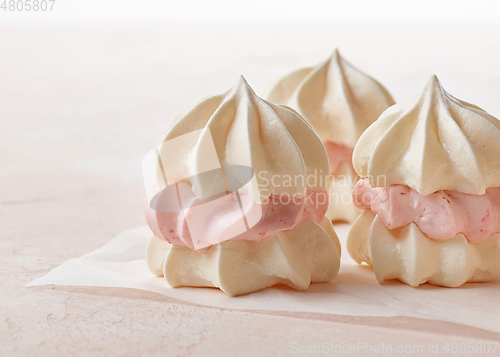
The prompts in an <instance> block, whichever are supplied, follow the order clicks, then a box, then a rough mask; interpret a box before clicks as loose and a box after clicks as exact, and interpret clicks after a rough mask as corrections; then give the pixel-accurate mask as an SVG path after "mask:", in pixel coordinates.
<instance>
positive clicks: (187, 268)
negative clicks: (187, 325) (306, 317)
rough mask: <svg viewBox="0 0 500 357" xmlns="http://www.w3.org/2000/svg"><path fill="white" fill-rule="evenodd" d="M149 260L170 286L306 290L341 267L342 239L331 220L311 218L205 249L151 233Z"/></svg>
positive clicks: (230, 290) (239, 291) (230, 291)
mask: <svg viewBox="0 0 500 357" xmlns="http://www.w3.org/2000/svg"><path fill="white" fill-rule="evenodd" d="M146 260H147V262H148V267H149V269H150V270H151V272H152V273H153V274H155V275H158V276H164V277H165V279H166V280H167V282H168V284H169V285H170V286H172V287H181V286H197V287H217V288H220V289H221V290H222V291H224V292H225V293H226V294H228V295H231V296H236V295H242V294H248V293H251V292H254V291H257V290H260V289H263V288H267V287H270V286H273V285H275V284H285V285H288V286H289V287H291V288H294V289H297V290H305V289H307V288H308V287H309V285H310V283H311V282H318V283H319V282H329V281H331V280H332V279H333V278H334V277H335V276H336V275H337V273H338V271H339V268H340V243H339V240H338V238H337V235H336V234H335V231H334V229H333V226H332V223H331V222H330V220H329V219H328V218H327V217H325V218H324V219H323V221H322V222H321V224H319V225H318V224H317V223H316V222H314V221H312V220H311V219H307V220H305V221H304V222H302V223H301V224H300V225H299V226H298V227H296V228H294V229H291V230H288V231H282V232H279V233H276V234H273V235H271V236H269V237H267V238H265V239H264V240H262V241H260V242H250V241H244V240H239V241H227V242H223V243H221V244H218V245H214V246H212V247H210V248H209V249H207V250H206V251H203V252H196V251H193V250H191V249H189V248H188V247H186V246H174V245H171V244H169V243H167V242H165V241H162V240H160V239H158V238H156V237H155V236H152V237H151V239H150V241H149V243H148V247H147V253H146Z"/></svg>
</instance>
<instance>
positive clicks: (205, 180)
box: [144, 77, 340, 296]
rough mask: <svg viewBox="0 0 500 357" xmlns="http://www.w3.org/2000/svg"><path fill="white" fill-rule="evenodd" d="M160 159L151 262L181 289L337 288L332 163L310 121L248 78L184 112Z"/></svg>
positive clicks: (155, 164)
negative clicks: (269, 98) (330, 214)
mask: <svg viewBox="0 0 500 357" xmlns="http://www.w3.org/2000/svg"><path fill="white" fill-rule="evenodd" d="M153 153H154V155H153V160H145V161H144V165H145V168H146V166H147V167H148V168H149V169H152V170H153V171H154V172H155V174H154V175H153V176H154V181H155V182H153V183H152V184H150V185H149V187H148V185H147V189H148V190H149V191H148V197H147V199H146V201H145V205H144V209H145V215H146V220H147V222H148V225H149V227H150V228H151V230H152V232H153V234H154V235H153V236H152V237H151V239H150V242H149V244H148V248H147V254H146V260H147V263H148V266H149V268H150V270H151V272H153V273H154V274H156V275H159V276H164V277H165V279H166V280H167V282H168V284H169V285H170V286H172V287H180V286H191V287H217V288H220V289H221V290H223V291H224V292H225V293H227V294H228V295H232V296H235V295H241V294H247V293H251V292H254V291H257V290H260V289H263V288H266V287H270V286H272V285H275V284H278V283H280V284H285V285H288V286H290V287H292V288H294V289H297V290H304V289H307V287H308V286H309V284H310V283H311V282H329V281H331V280H332V279H333V278H334V277H335V276H336V275H337V273H338V270H339V266H340V243H339V241H338V238H337V235H336V233H335V231H334V229H333V226H332V224H331V222H330V220H329V219H328V218H325V217H326V216H325V213H326V210H327V208H328V195H327V192H326V185H327V175H328V157H327V154H326V152H325V149H324V148H323V146H322V144H321V141H320V140H319V138H318V137H317V135H316V134H315V132H314V130H313V129H312V128H311V127H310V125H309V124H308V123H307V122H306V121H305V120H303V119H302V118H301V117H300V115H298V114H297V113H296V112H295V111H293V110H291V109H290V108H287V107H284V106H280V105H274V104H271V103H269V102H266V101H264V100H262V99H261V98H259V97H258V96H257V95H256V94H255V93H254V92H253V90H252V89H251V88H250V86H249V85H248V83H247V82H246V81H245V79H244V78H243V77H241V79H240V81H239V83H238V84H237V85H236V86H235V87H234V88H232V89H230V90H229V91H227V92H226V93H224V94H221V95H215V96H211V97H208V98H206V99H204V100H202V101H200V102H198V103H196V104H195V105H194V106H192V107H190V108H189V109H188V110H187V111H186V112H184V113H183V114H181V115H180V116H179V117H178V119H177V121H175V122H174V123H173V125H172V126H171V127H170V129H169V130H167V132H166V134H164V135H163V137H162V138H161V141H160V145H159V146H158V149H157V150H156V151H154V152H153Z"/></svg>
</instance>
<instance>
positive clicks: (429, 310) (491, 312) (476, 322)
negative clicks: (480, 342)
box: [27, 225, 500, 332]
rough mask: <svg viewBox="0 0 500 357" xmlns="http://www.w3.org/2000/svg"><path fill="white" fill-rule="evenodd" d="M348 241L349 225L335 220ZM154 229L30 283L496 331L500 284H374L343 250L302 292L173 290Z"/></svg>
mask: <svg viewBox="0 0 500 357" xmlns="http://www.w3.org/2000/svg"><path fill="white" fill-rule="evenodd" d="M335 228H336V231H337V233H338V235H339V238H340V240H341V242H342V244H343V247H345V239H346V235H347V232H348V230H349V225H336V226H335ZM150 235H151V232H150V231H149V229H148V228H147V227H141V228H138V229H134V230H129V231H125V232H123V233H121V234H119V235H118V236H117V237H115V238H114V239H113V240H111V241H110V242H109V243H107V244H106V245H104V246H102V247H101V248H99V249H97V250H95V251H93V252H90V253H88V254H85V255H84V256H82V257H80V258H77V259H69V260H67V261H65V262H64V263H63V264H62V265H61V266H59V267H57V268H55V269H54V270H52V271H51V272H50V273H48V274H47V275H45V276H43V277H41V278H39V279H37V280H34V281H33V282H31V283H29V284H27V286H37V285H72V286H101V287H122V288H132V289H143V290H148V291H152V292H156V293H159V294H163V295H166V296H170V297H172V298H175V299H179V300H184V301H188V302H192V303H196V304H201V305H208V306H215V307H221V308H226V309H244V310H253V309H255V310H273V311H294V312H314V313H326V314H337V315H351V316H411V317H418V318H426V319H435V320H443V321H449V322H455V323H460V324H464V325H468V326H474V327H478V328H483V329H486V330H490V331H495V332H500V307H499V301H500V283H484V284H465V285H463V286H462V287H460V288H456V289H451V288H443V287H437V286H433V285H429V284H424V285H421V286H420V287H418V288H412V287H410V286H408V285H405V284H403V283H400V282H397V281H394V282H390V283H385V284H378V283H377V281H376V279H375V275H374V273H373V271H372V269H371V268H370V267H368V266H360V265H358V264H356V263H355V262H354V261H353V260H352V259H351V258H350V257H349V255H348V254H347V252H346V251H345V249H344V248H343V251H342V265H341V269H340V272H339V275H338V276H337V277H336V278H335V279H334V280H333V281H332V282H331V283H328V284H312V285H311V286H310V287H309V289H308V290H307V291H295V290H293V289H289V288H282V287H280V288H276V287H274V288H268V289H264V290H261V291H258V292H255V293H253V294H249V295H244V296H239V297H229V296H227V295H225V294H224V293H223V292H222V291H220V290H218V289H213V288H176V289H173V288H170V287H169V286H168V285H167V283H166V281H165V280H164V279H163V278H161V277H156V276H154V275H152V274H151V273H150V272H149V270H148V268H147V266H146V261H145V249H146V244H147V242H148V240H149V237H150Z"/></svg>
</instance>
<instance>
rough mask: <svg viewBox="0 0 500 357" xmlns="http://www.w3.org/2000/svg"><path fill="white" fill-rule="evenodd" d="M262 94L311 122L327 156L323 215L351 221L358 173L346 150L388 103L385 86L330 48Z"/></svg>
mask: <svg viewBox="0 0 500 357" xmlns="http://www.w3.org/2000/svg"><path fill="white" fill-rule="evenodd" d="M268 99H269V101H271V102H273V103H280V104H285V105H287V106H290V107H292V108H294V109H295V110H297V112H299V113H300V114H301V115H302V116H303V117H304V118H305V119H307V120H308V121H309V123H311V125H312V126H313V128H314V130H315V131H316V132H317V134H318V136H319V137H320V139H321V141H322V142H323V144H324V145H325V148H326V151H327V153H328V157H329V161H330V178H329V184H328V190H329V193H330V207H329V209H328V212H327V215H328V217H330V219H331V220H333V221H347V222H353V221H354V220H355V219H356V217H357V216H358V215H359V214H360V211H359V210H358V209H356V208H355V207H354V205H353V204H352V201H351V192H352V189H353V186H354V184H355V183H356V181H357V179H358V177H357V175H356V173H355V172H354V169H353V168H352V165H351V161H352V150H353V148H354V145H356V142H357V141H358V139H359V137H360V136H361V134H362V133H363V132H364V131H365V129H366V128H367V127H368V126H369V125H370V124H372V123H373V122H374V121H375V120H377V118H378V117H379V115H380V114H381V113H382V112H383V111H384V110H386V109H387V108H388V107H389V106H391V105H393V104H394V100H393V99H392V97H391V95H390V94H389V92H388V91H387V90H386V89H385V88H384V87H383V86H382V85H381V84H380V83H379V82H377V81H376V80H375V79H373V78H371V77H370V76H368V75H366V74H364V73H362V72H361V71H359V70H358V69H356V68H355V67H353V66H352V65H351V64H350V63H348V62H347V61H345V60H344V59H343V58H342V57H341V56H340V54H339V52H338V51H337V50H335V52H334V53H333V55H332V56H331V57H330V58H328V59H327V60H326V61H325V62H323V63H320V64H319V65H318V66H316V67H309V68H303V69H299V70H297V71H295V72H292V73H290V74H289V75H287V76H285V77H284V78H283V79H281V80H280V81H279V82H278V83H277V84H276V85H275V86H274V88H273V89H272V90H271V93H270V94H269V97H268Z"/></svg>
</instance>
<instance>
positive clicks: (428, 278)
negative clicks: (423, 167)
mask: <svg viewBox="0 0 500 357" xmlns="http://www.w3.org/2000/svg"><path fill="white" fill-rule="evenodd" d="M347 251H348V252H349V255H350V256H351V257H352V258H353V259H354V260H355V261H356V262H358V263H359V264H361V263H363V262H365V263H367V264H369V265H372V266H373V269H374V271H375V276H376V277H377V280H378V281H379V282H383V281H385V280H390V279H399V280H401V281H402V282H404V283H406V284H408V285H411V286H418V285H420V284H423V283H425V282H428V283H430V284H434V285H440V286H445V287H458V286H460V285H462V284H464V283H466V282H471V283H472V282H490V281H494V280H497V279H498V278H499V277H500V259H499V257H500V234H499V233H497V234H492V235H490V236H489V237H488V238H487V239H486V240H484V241H482V242H480V243H476V244H473V243H469V242H468V241H467V239H466V238H465V236H464V235H463V234H461V233H460V234H457V235H456V236H454V237H453V238H451V239H446V240H435V239H431V238H428V237H426V236H425V235H424V234H423V233H422V232H421V231H420V230H419V229H418V227H417V226H416V225H415V224H414V223H411V224H409V225H406V226H404V227H401V228H397V229H392V230H389V229H387V228H386V227H385V226H384V224H383V223H382V222H381V221H380V219H379V217H378V215H376V214H375V213H373V212H372V211H370V210H366V211H364V212H363V213H362V214H361V216H359V217H358V219H357V220H356V222H355V223H354V225H353V226H352V228H351V230H350V231H349V235H348V238H347Z"/></svg>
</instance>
